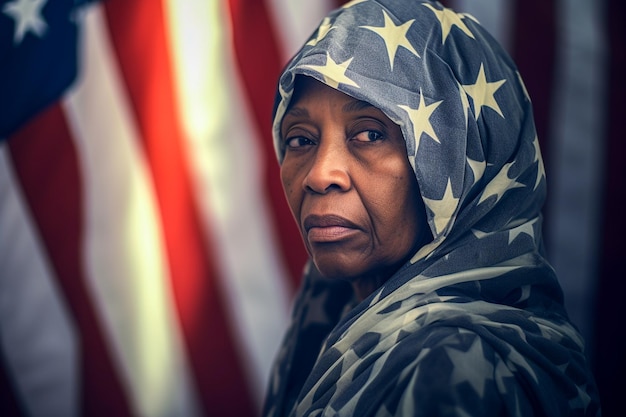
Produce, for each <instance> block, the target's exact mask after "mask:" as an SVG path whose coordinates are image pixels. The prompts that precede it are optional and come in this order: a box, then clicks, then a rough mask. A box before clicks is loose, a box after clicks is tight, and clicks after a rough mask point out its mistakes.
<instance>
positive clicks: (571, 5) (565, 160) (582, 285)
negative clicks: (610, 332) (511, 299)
mask: <svg viewBox="0 0 626 417" xmlns="http://www.w3.org/2000/svg"><path fill="white" fill-rule="evenodd" d="M556 7H557V10H558V11H559V13H558V14H557V16H558V18H559V21H558V22H557V29H559V32H558V39H557V41H558V43H557V46H556V51H557V54H558V56H557V63H558V64H559V65H558V67H557V73H558V76H557V77H556V94H555V101H554V107H553V113H554V116H553V125H552V133H553V135H552V138H553V140H552V141H551V143H550V153H549V154H550V157H551V159H550V161H547V163H546V170H547V171H548V186H549V188H548V192H549V193H550V198H551V200H549V205H548V207H549V209H550V212H549V213H548V214H549V215H548V219H549V221H550V223H549V224H548V225H547V229H548V232H549V235H550V236H551V239H550V242H549V243H550V247H549V248H548V253H549V254H550V255H551V260H552V263H553V265H554V267H555V269H556V271H557V274H558V276H559V280H560V282H561V284H562V286H563V290H564V291H565V301H566V305H567V307H568V311H569V313H570V317H571V319H572V321H573V322H574V323H575V324H577V325H578V326H579V328H580V330H581V332H582V333H583V336H584V337H585V339H586V340H592V332H591V327H592V323H591V319H592V316H591V314H592V301H593V296H594V288H595V285H594V284H595V272H596V269H595V268H596V263H597V256H598V247H599V246H598V241H599V238H600V231H601V227H600V226H601V224H600V201H601V199H602V184H603V178H602V163H603V156H604V147H603V145H604V142H603V141H602V140H601V138H603V137H604V126H603V123H602V122H603V118H604V115H605V107H604V103H605V94H606V90H605V85H604V83H605V80H606V76H605V74H606V72H605V65H606V52H607V51H606V50H605V48H604V45H605V44H606V42H605V41H606V39H604V38H603V36H602V35H603V34H604V33H605V31H604V28H605V27H606V25H605V23H604V22H603V21H602V16H604V15H605V14H604V10H602V9H603V7H604V2H590V1H586V0H560V1H558V2H557V6H556Z"/></svg>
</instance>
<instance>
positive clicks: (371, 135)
mask: <svg viewBox="0 0 626 417" xmlns="http://www.w3.org/2000/svg"><path fill="white" fill-rule="evenodd" d="M354 139H355V140H358V141H359V142H376V141H378V140H382V139H384V137H383V134H382V133H380V132H377V131H375V130H364V131H363V132H360V133H358V134H357V135H355V136H354Z"/></svg>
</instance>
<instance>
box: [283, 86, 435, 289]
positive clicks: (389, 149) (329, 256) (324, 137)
mask: <svg viewBox="0 0 626 417" xmlns="http://www.w3.org/2000/svg"><path fill="white" fill-rule="evenodd" d="M281 137H282V141H283V142H282V146H283V147H284V150H285V157H284V160H283V163H282V165H281V179H282V183H283V188H284V190H285V194H286V196H287V200H288V203H289V206H290V208H291V211H292V213H293V215H294V217H295V219H296V222H297V224H298V227H299V229H300V233H301V234H302V237H303V240H304V243H305V246H306V248H307V251H308V252H309V255H310V256H311V258H312V260H313V262H314V263H315V266H316V267H317V269H318V270H319V271H320V273H321V274H322V275H323V276H325V277H328V278H338V279H344V280H348V281H349V282H350V283H351V284H352V286H353V288H354V290H355V293H356V294H357V296H358V297H359V298H360V299H364V298H365V297H367V296H368V295H369V294H371V293H372V292H373V291H375V290H376V289H377V288H379V287H380V286H381V285H382V284H383V283H384V282H385V281H387V280H388V279H389V278H390V277H391V275H393V274H394V273H395V272H396V271H397V270H398V269H399V268H400V267H401V266H402V265H403V264H404V263H405V262H406V261H407V260H408V259H409V258H410V257H411V256H412V255H413V254H414V253H415V252H416V251H417V250H418V249H419V248H420V247H422V246H423V245H425V244H426V243H428V242H430V241H431V240H432V234H431V232H430V228H429V227H428V224H427V221H426V213H425V208H424V203H423V201H422V199H421V197H420V194H419V190H418V185H417V180H416V179H415V175H414V173H413V171H412V168H411V166H410V164H409V161H408V157H407V152H406V145H405V142H404V138H403V136H402V131H401V129H400V127H399V126H398V125H396V124H395V123H394V122H392V121H391V120H390V119H389V118H388V117H387V116H386V115H385V114H384V113H383V112H382V111H380V110H379V109H377V108H376V107H374V106H372V105H370V104H369V103H366V102H363V101H360V100H356V99H354V98H352V97H350V96H348V95H346V94H343V93H341V92H339V91H337V90H335V89H333V88H330V87H328V86H326V85H325V84H322V83H320V82H318V81H316V80H314V79H312V78H310V77H299V79H298V81H297V84H296V95H295V96H294V98H293V100H292V102H291V104H290V107H289V109H288V111H287V113H286V115H285V117H284V118H283V121H282V124H281Z"/></svg>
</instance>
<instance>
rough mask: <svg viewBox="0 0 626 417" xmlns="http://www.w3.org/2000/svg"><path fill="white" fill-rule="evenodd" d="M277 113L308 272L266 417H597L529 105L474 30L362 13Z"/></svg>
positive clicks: (296, 82)
mask: <svg viewBox="0 0 626 417" xmlns="http://www.w3.org/2000/svg"><path fill="white" fill-rule="evenodd" d="M276 104H277V105H276V110H275V119H274V131H273V133H274V138H275V146H276V149H277V154H278V159H279V161H280V163H281V178H282V182H283V186H284V189H285V194H286V196H287V200H288V202H289V205H290V208H291V210H292V212H293V215H294V217H295V220H296V222H297V224H298V226H299V228H300V230H301V233H302V236H303V240H304V243H305V245H306V248H307V250H308V252H309V254H310V257H311V261H310V262H309V264H308V265H307V270H306V273H305V277H304V280H303V283H302V287H301V289H300V292H299V294H298V298H297V300H296V304H295V307H294V311H293V317H292V319H293V320H292V324H291V327H290V329H289V331H288V333H287V335H286V337H285V340H284V342H283V345H282V349H281V351H280V352H279V355H278V358H277V362H276V364H275V368H274V372H273V374H272V377H271V381H270V386H269V392H268V396H267V400H266V404H265V409H264V414H265V415H266V416H268V417H269V416H317V415H324V416H335V415H336V416H390V415H396V416H442V415H446V416H449V415H458V416H487V415H494V416H503V415H514V416H532V415H546V416H564V415H568V416H569V415H599V414H600V406H599V403H598V395H597V391H596V388H595V383H594V381H593V377H592V375H591V373H590V371H589V368H588V365H587V363H586V359H585V355H584V350H583V341H582V340H581V337H580V335H579V334H578V332H577V330H576V329H575V328H574V327H573V326H572V325H571V324H570V322H569V320H568V318H567V314H566V312H565V310H564V307H563V300H562V292H561V289H560V287H559V284H558V282H557V278H556V276H555V274H554V271H553V269H552V268H551V267H550V265H549V264H548V262H547V261H546V259H545V257H544V251H543V245H542V238H541V213H540V210H541V207H542V204H543V201H544V197H545V176H544V170H543V163H542V160H541V155H540V151H539V145H538V142H537V137H536V133H535V128H534V124H533V118H532V109H531V103H530V100H529V98H528V97H527V94H526V91H525V89H524V86H523V84H522V81H521V78H520V76H519V73H518V72H517V70H516V67H515V65H514V64H513V62H512V61H511V59H510V58H509V57H508V56H507V55H506V53H505V52H504V51H503V50H502V49H501V48H500V46H498V45H497V43H496V42H495V41H494V40H493V39H492V38H491V37H490V36H489V35H488V34H487V33H486V32H485V31H484V30H483V29H482V28H481V27H480V26H479V24H478V23H477V22H476V21H475V20H474V19H472V18H471V17H469V16H466V15H458V14H455V13H454V12H452V11H451V10H449V9H445V8H443V7H442V6H441V5H440V4H439V3H436V2H429V1H416V0H404V1H400V0H389V1H374V0H362V1H353V2H351V3H349V4H348V5H346V6H344V7H343V8H341V9H338V10H336V11H335V12H333V13H331V14H330V15H329V16H328V17H327V18H325V19H324V20H323V21H322V23H321V25H320V26H319V28H318V30H317V31H316V32H315V33H314V35H313V37H312V38H311V39H310V40H309V41H308V42H307V43H306V44H305V45H304V46H303V48H302V49H301V50H300V52H299V53H298V54H297V55H296V56H295V57H294V59H293V60H292V61H291V62H290V64H289V65H288V66H287V68H286V69H285V71H284V72H283V74H282V76H281V78H280V81H279V91H278V96H277V103H276Z"/></svg>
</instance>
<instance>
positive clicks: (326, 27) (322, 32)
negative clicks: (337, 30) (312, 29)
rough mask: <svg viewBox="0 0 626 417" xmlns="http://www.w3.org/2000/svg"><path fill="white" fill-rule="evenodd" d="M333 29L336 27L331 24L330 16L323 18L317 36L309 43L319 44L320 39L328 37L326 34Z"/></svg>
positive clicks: (312, 44) (311, 44) (308, 43)
mask: <svg viewBox="0 0 626 417" xmlns="http://www.w3.org/2000/svg"><path fill="white" fill-rule="evenodd" d="M331 29H334V28H333V27H332V26H331V24H330V18H329V17H325V18H324V20H322V23H320V27H319V28H318V30H317V36H316V37H315V38H313V39H311V40H310V41H308V42H307V45H310V46H315V45H317V44H318V43H319V41H321V40H322V39H324V37H326V35H328V32H330V30H331Z"/></svg>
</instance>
